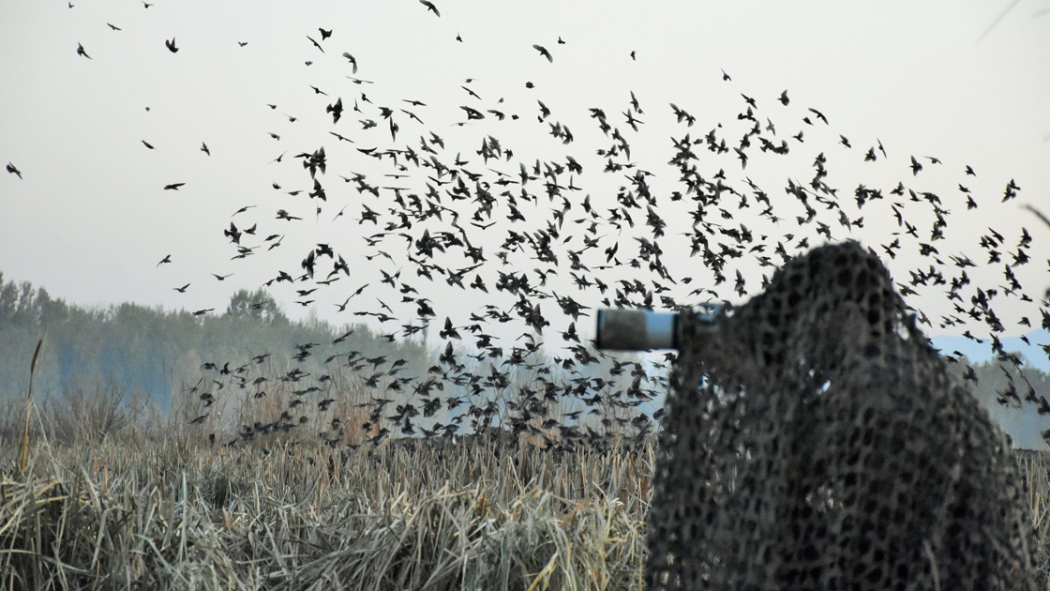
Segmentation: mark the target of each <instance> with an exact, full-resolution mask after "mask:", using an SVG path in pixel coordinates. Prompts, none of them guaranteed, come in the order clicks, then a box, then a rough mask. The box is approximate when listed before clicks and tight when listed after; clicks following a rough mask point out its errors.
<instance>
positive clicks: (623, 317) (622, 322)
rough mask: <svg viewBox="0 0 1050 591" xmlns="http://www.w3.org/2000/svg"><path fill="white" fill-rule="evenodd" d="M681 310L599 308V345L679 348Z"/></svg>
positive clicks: (632, 348)
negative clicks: (677, 330)
mask: <svg viewBox="0 0 1050 591" xmlns="http://www.w3.org/2000/svg"><path fill="white" fill-rule="evenodd" d="M676 321H677V314H670V313H666V312H649V311H646V310H613V309H607V310H598V331H597V333H598V334H597V337H596V338H595V345H596V346H597V347H598V348H599V349H611V350H619V351H645V350H649V349H675V348H677V347H678V343H677V338H676V326H675V325H676Z"/></svg>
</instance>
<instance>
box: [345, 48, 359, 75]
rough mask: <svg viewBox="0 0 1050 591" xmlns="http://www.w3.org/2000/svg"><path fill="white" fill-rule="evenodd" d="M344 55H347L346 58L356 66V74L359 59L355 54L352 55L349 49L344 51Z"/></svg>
mask: <svg viewBox="0 0 1050 591" xmlns="http://www.w3.org/2000/svg"><path fill="white" fill-rule="evenodd" d="M343 57H345V58H346V59H348V60H350V65H351V66H353V67H354V74H356V73H357V60H356V59H354V56H352V55H350V52H349V51H344V52H343Z"/></svg>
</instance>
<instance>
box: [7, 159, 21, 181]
mask: <svg viewBox="0 0 1050 591" xmlns="http://www.w3.org/2000/svg"><path fill="white" fill-rule="evenodd" d="M7 172H9V173H11V174H14V175H18V178H22V171H21V170H18V169H17V168H15V165H14V164H11V163H10V162H8V163H7Z"/></svg>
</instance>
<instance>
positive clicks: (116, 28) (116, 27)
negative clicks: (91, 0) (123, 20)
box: [106, 23, 123, 31]
mask: <svg viewBox="0 0 1050 591" xmlns="http://www.w3.org/2000/svg"><path fill="white" fill-rule="evenodd" d="M106 24H107V25H109V28H111V29H113V30H114V31H123V29H121V28H120V27H118V26H116V25H111V24H109V23H106Z"/></svg>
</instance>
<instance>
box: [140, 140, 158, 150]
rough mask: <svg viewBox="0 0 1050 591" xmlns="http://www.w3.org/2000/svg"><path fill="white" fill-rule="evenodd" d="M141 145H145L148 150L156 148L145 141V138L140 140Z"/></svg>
mask: <svg viewBox="0 0 1050 591" xmlns="http://www.w3.org/2000/svg"><path fill="white" fill-rule="evenodd" d="M142 145H143V146H146V147H147V148H149V149H150V150H156V148H154V147H153V146H152V145H151V144H150V143H149V142H147V141H146V140H142Z"/></svg>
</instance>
